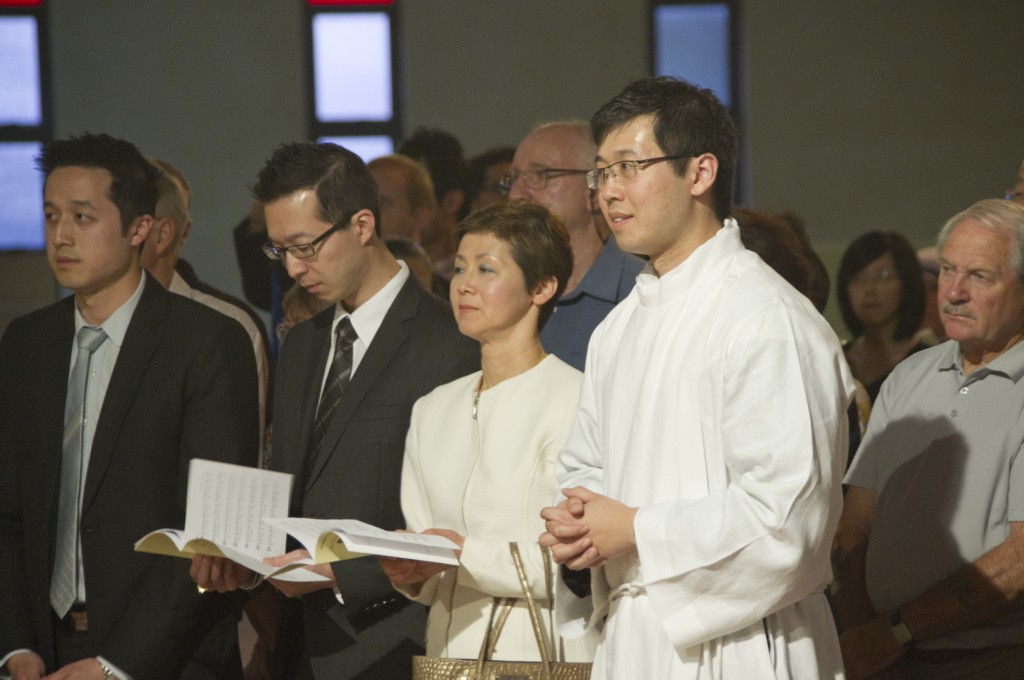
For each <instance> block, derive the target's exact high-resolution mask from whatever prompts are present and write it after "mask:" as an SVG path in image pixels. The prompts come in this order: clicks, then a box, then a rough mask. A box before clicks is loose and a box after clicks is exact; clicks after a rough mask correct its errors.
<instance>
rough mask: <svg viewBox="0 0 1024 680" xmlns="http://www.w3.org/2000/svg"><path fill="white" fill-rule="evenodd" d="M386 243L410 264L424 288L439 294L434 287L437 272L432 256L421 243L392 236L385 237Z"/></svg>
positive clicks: (396, 256) (412, 272) (389, 248)
mask: <svg viewBox="0 0 1024 680" xmlns="http://www.w3.org/2000/svg"><path fill="white" fill-rule="evenodd" d="M384 245H386V246H387V247H388V250H390V251H391V254H392V255H394V256H395V259H396V260H401V261H402V262H405V264H406V265H408V267H409V273H410V274H412V275H413V276H415V277H416V280H417V281H419V282H420V285H421V286H423V290H425V291H427V292H433V293H435V294H437V290H436V289H435V288H434V283H435V281H436V280H437V274H435V273H434V267H433V264H432V263H431V262H430V256H429V255H427V251H425V250H423V247H422V246H421V245H420V244H418V243H416V242H415V241H411V240H409V239H407V238H397V237H394V236H391V237H387V238H385V239H384ZM446 287H447V286H446ZM445 300H446V301H447V298H445Z"/></svg>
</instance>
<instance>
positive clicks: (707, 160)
mask: <svg viewBox="0 0 1024 680" xmlns="http://www.w3.org/2000/svg"><path fill="white" fill-rule="evenodd" d="M695 167H696V170H695V172H694V176H693V184H692V185H691V186H690V195H691V196H693V197H694V198H696V197H699V196H703V195H704V194H706V193H708V192H709V191H711V187H712V186H714V184H715V180H716V179H717V178H718V158H716V157H715V155H714V154H710V153H705V154H701V155H700V156H697V158H696V162H695Z"/></svg>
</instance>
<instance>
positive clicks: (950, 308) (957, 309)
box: [942, 303, 975, 319]
mask: <svg viewBox="0 0 1024 680" xmlns="http://www.w3.org/2000/svg"><path fill="white" fill-rule="evenodd" d="M942 311H943V313H945V314H952V315H953V316H962V317H964V318H967V319H974V318H975V316H974V313H973V312H971V310H969V309H967V307H966V306H964V305H951V304H949V303H947V304H945V305H943V306H942Z"/></svg>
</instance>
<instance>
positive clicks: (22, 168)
mask: <svg viewBox="0 0 1024 680" xmlns="http://www.w3.org/2000/svg"><path fill="white" fill-rule="evenodd" d="M42 148H43V145H42V144H40V143H39V142H5V143H0V205H2V206H3V207H4V209H3V210H0V250H42V249H43V247H44V245H45V244H44V242H43V208H42V205H43V176H42V174H41V173H40V172H39V171H38V170H36V166H35V157H36V156H38V155H39V152H40V151H42Z"/></svg>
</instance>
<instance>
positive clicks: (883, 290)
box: [836, 231, 927, 403]
mask: <svg viewBox="0 0 1024 680" xmlns="http://www.w3.org/2000/svg"><path fill="white" fill-rule="evenodd" d="M836 285H837V291H836V292H837V295H838V298H839V308H840V310H841V311H842V314H843V321H845V322H846V327H847V328H849V329H850V332H851V333H853V335H854V339H853V340H852V341H851V342H849V343H847V344H846V346H845V348H844V349H845V351H846V359H847V361H849V363H850V368H851V370H852V371H853V376H854V377H855V378H857V379H858V380H860V381H861V382H862V383H863V384H864V387H865V389H867V392H868V396H869V397H870V399H871V402H872V403H874V401H875V398H876V397H877V396H878V390H879V389H881V387H882V383H883V382H884V381H885V379H886V377H888V375H889V373H890V372H892V369H893V368H894V367H895V366H896V364H898V363H899V362H900V361H902V360H903V359H905V358H906V357H907V356H909V355H910V354H913V353H914V352H917V351H919V350H921V349H924V348H926V347H927V345H925V344H924V343H921V342H920V341H919V340H918V339H917V338H916V333H917V331H918V329H919V328H920V326H921V319H922V318H923V317H924V305H925V295H924V284H923V282H922V279H921V266H920V265H919V264H918V262H917V254H916V253H915V252H914V249H913V247H911V245H910V243H909V242H908V241H907V239H906V238H904V237H903V236H902V235H900V234H898V233H896V232H880V231H871V232H868V233H866V234H862V235H861V236H858V237H857V238H856V239H854V241H853V242H852V243H851V244H850V245H849V247H848V248H847V249H846V252H844V253H843V258H842V260H841V262H840V263H839V276H838V281H837V283H836Z"/></svg>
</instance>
